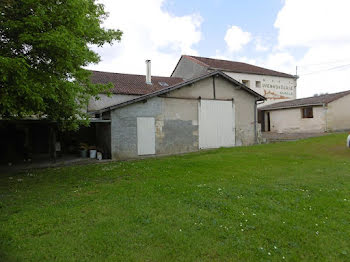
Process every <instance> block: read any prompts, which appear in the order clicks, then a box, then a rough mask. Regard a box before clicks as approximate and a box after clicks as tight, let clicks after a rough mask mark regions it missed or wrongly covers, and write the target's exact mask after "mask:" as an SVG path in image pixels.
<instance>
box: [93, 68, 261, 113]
mask: <svg viewBox="0 0 350 262" xmlns="http://www.w3.org/2000/svg"><path fill="white" fill-rule="evenodd" d="M212 76H222V77H223V78H225V79H227V80H228V81H230V82H232V83H233V84H235V85H236V86H238V87H240V88H242V89H243V90H245V91H247V92H248V93H250V94H252V95H253V96H255V97H257V101H263V100H266V98H265V97H264V96H262V95H260V94H259V93H257V92H255V91H253V90H252V89H250V88H249V87H247V86H246V85H244V84H242V83H240V82H238V81H237V80H235V79H233V78H232V77H230V76H228V75H226V74H225V73H223V72H221V71H219V70H217V71H213V72H211V73H208V74H205V75H202V76H200V77H195V78H192V79H190V80H187V81H184V82H181V83H179V84H175V85H173V86H170V87H167V88H164V89H161V90H158V91H155V92H153V93H149V94H146V95H143V96H139V97H137V98H135V99H131V100H128V101H125V102H123V103H119V104H117V105H114V106H109V107H106V108H103V109H100V110H96V111H94V112H90V113H91V114H96V113H103V112H106V111H110V110H113V109H117V108H120V107H124V106H127V105H130V104H134V103H137V102H140V101H144V100H147V99H149V98H152V97H155V96H159V95H162V94H166V93H168V92H170V91H173V90H176V89H179V88H181V87H184V86H187V85H190V84H192V83H195V82H197V81H200V80H203V79H206V78H208V77H212Z"/></svg>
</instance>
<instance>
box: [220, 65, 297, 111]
mask: <svg viewBox="0 0 350 262" xmlns="http://www.w3.org/2000/svg"><path fill="white" fill-rule="evenodd" d="M225 74H227V75H229V76H230V77H232V78H233V79H235V80H237V81H239V82H241V83H242V80H249V83H250V85H249V86H248V87H249V88H250V89H253V90H254V91H255V92H257V93H259V94H261V95H263V96H265V97H266V98H267V101H265V102H264V103H263V104H262V105H261V106H266V105H268V104H272V103H277V102H283V101H288V100H291V99H296V95H297V93H296V86H297V81H296V80H295V79H293V78H287V77H278V76H267V75H255V74H243V73H233V72H225ZM257 81H260V83H261V87H257V86H256V82H257Z"/></svg>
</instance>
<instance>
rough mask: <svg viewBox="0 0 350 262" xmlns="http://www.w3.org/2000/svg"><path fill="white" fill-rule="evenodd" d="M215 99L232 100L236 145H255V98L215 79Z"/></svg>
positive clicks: (223, 80) (228, 83)
mask: <svg viewBox="0 0 350 262" xmlns="http://www.w3.org/2000/svg"><path fill="white" fill-rule="evenodd" d="M215 82H216V84H215V86H216V92H215V93H216V98H217V99H227V98H233V99H234V104H235V112H236V113H235V124H236V125H235V126H236V145H237V146H240V145H252V144H254V143H255V131H254V130H255V129H254V124H255V120H254V110H255V96H253V95H251V94H249V93H248V92H247V91H245V90H243V89H238V88H233V87H232V84H231V83H230V82H229V81H227V80H225V79H223V78H217V79H216V80H215Z"/></svg>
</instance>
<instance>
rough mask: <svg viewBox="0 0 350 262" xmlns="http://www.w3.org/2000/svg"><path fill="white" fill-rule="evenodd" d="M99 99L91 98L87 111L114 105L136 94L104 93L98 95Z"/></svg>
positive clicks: (132, 97)
mask: <svg viewBox="0 0 350 262" xmlns="http://www.w3.org/2000/svg"><path fill="white" fill-rule="evenodd" d="M98 96H99V98H100V99H95V98H91V99H90V101H89V104H88V111H95V110H100V109H102V108H106V107H109V106H114V105H117V104H120V103H122V102H125V101H128V100H131V99H134V98H136V97H138V96H134V95H115V94H112V95H111V96H107V95H105V94H100V95H98Z"/></svg>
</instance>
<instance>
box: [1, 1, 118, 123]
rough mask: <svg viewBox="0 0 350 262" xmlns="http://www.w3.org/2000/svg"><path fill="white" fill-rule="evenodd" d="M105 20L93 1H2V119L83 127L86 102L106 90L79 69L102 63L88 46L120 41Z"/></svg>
mask: <svg viewBox="0 0 350 262" xmlns="http://www.w3.org/2000/svg"><path fill="white" fill-rule="evenodd" d="M106 17H107V13H106V12H105V10H104V6H103V5H102V4H99V3H97V1H96V0H0V117H1V118H2V119H13V118H23V117H29V116H36V117H42V118H45V119H48V120H51V121H55V122H57V123H58V124H59V126H60V127H61V128H68V129H75V128H77V127H78V126H79V124H81V123H87V121H88V116H87V114H86V113H85V111H86V106H87V103H88V100H89V99H90V98H91V97H96V95H97V94H98V93H100V92H102V91H104V90H107V89H108V88H109V86H108V85H96V84H92V83H91V82H90V72H89V71H88V70H85V69H83V67H84V66H87V65H88V64H90V63H98V62H99V61H100V57H99V56H98V55H97V54H96V53H95V52H93V51H92V50H91V49H90V48H89V47H91V46H92V45H97V46H102V45H103V44H105V43H109V44H112V42H113V41H115V40H118V41H119V40H120V39H121V36H122V32H121V31H119V30H108V29H105V28H103V27H102V22H103V21H104V20H105V19H106Z"/></svg>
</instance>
